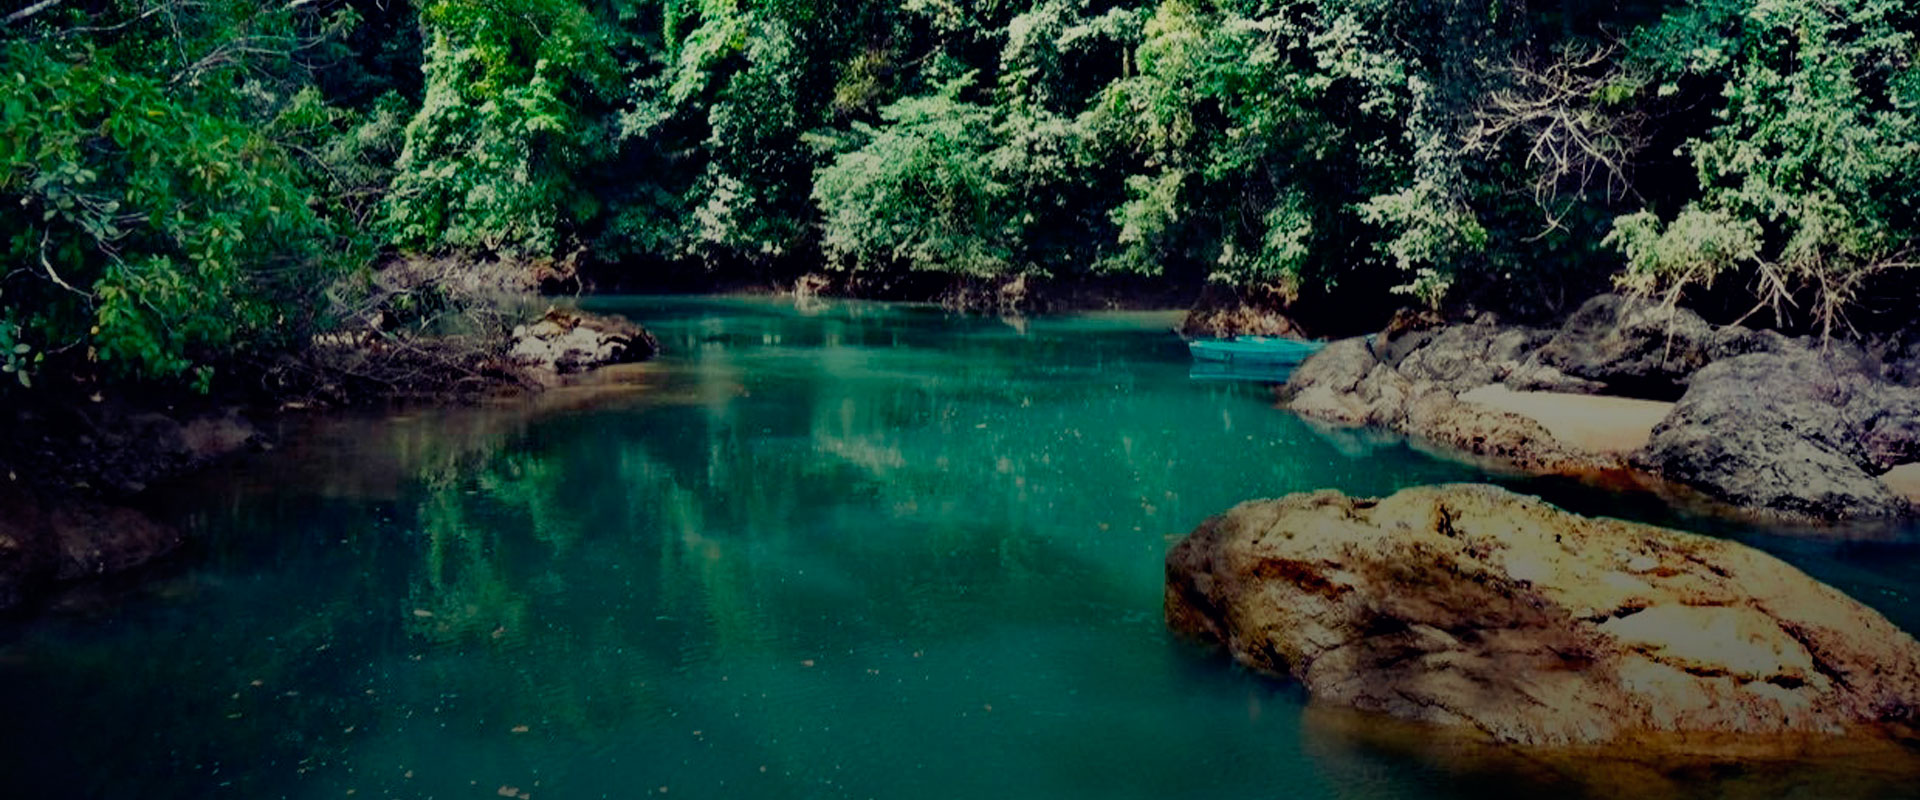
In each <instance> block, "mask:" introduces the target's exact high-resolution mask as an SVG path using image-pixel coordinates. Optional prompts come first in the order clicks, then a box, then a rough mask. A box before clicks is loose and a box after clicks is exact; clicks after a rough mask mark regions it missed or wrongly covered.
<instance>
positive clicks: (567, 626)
mask: <svg viewBox="0 0 1920 800" xmlns="http://www.w3.org/2000/svg"><path fill="white" fill-rule="evenodd" d="M589 306H590V307H594V308H598V309H602V310H612V311H618V312H621V313H625V314H627V315H629V316H631V317H632V318H634V319H636V320H638V321H641V322H643V323H644V324H646V325H648V326H649V327H650V328H651V329H652V330H653V331H654V332H655V334H656V335H658V336H659V338H660V339H661V341H662V342H663V343H664V345H665V346H666V348H667V354H666V356H665V357H664V358H662V359H660V360H658V361H656V362H653V363H650V364H647V365H642V366H639V367H635V368H629V369H624V370H622V371H621V374H619V375H618V376H617V377H618V378H619V381H618V382H617V383H610V384H608V385H603V386H594V387H585V388H581V389H574V390H567V391H563V392H559V393H555V394H553V395H550V396H547V397H544V398H542V399H540V400H539V401H538V402H537V403H536V404H519V405H514V406H506V407H496V408H485V409H477V410H469V411H454V412H434V413H428V414H419V415H411V416H407V415H400V416H385V417H381V418H373V419H330V420H326V421H323V422H317V423H313V424H312V425H310V426H309V427H308V428H306V429H304V430H302V431H298V432H296V433H294V434H292V435H291V437H290V438H291V441H290V443H289V446H287V447H284V448H282V449H281V450H279V451H277V452H273V453H268V454H263V455H259V456H256V457H252V458H250V459H249V460H247V461H245V462H243V463H240V464H237V465H235V466H234V467H232V468H231V469H226V470H222V471H220V472H217V473H214V474H212V475H207V476H201V477H199V478H196V479H195V480H194V481H193V482H191V483H187V484H184V485H181V486H178V487H169V488H168V489H167V490H166V491H165V492H164V495H165V506H166V512H167V513H169V514H171V515H172V516H174V517H175V518H177V519H178V520H179V521H180V523H181V524H183V525H185V526H187V527H188V528H189V529H191V530H192V531H193V533H194V537H195V542H196V544H195V545H194V546H193V547H192V548H191V549H190V550H189V552H187V553H185V554H183V556H182V557H180V558H178V559H175V560H174V561H173V562H171V563H170V564H168V565H165V566H163V567H162V568H159V569H157V570H154V571H151V572H149V573H147V574H144V575H142V576H139V580H137V581H130V582H126V583H125V584H124V585H120V586H106V587H91V588H88V589H86V590H84V591H81V592H76V593H73V594H71V595H69V596H67V597H65V598H62V599H60V600H59V601H57V602H56V603H54V604H53V605H52V606H51V607H49V608H45V609H41V610H39V611H38V612H37V613H35V614H33V615H32V616H30V617H28V618H26V619H23V620H17V621H15V622H11V623H7V624H6V625H5V626H3V627H0V708H4V709H5V710H6V711H5V723H4V727H0V731H4V732H3V733H0V787H3V788H4V790H5V792H6V793H7V794H8V795H9V796H17V797H101V798H176V797H177V798H202V797H239V798H275V797H293V798H343V797H360V798H387V797H401V798H497V797H502V796H513V797H532V798H543V799H544V798H602V797H607V798H638V797H650V796H665V797H863V798H864V797H879V798H920V797H993V798H999V797H1063V796H1076V797H1077V796H1104V797H1142V798H1148V797H1154V798H1157V797H1228V796H1232V797H1288V798H1321V797H1326V798H1401V797H1406V798H1412V797H1422V798H1425V797H1462V798H1464V797H1482V796H1488V795H1489V794H1493V795H1496V796H1497V795H1503V794H1513V793H1524V794H1529V795H1538V794H1543V793H1554V794H1559V795H1563V796H1568V797H1572V796H1579V795H1581V794H1594V795H1596V796H1597V795H1601V794H1608V793H1611V792H1613V791H1617V790H1618V789H1619V785H1617V784H1607V783H1606V782H1605V781H1599V782H1596V781H1595V779H1594V778H1593V777H1592V776H1590V775H1580V774H1574V773H1568V772H1566V771H1565V770H1558V771H1556V770H1554V769H1546V768H1531V767H1528V766H1527V765H1526V764H1525V763H1524V762H1519V761H1502V760H1500V759H1497V758H1495V759H1491V760H1488V759H1478V760H1475V759H1469V758H1466V757H1465V756H1463V755H1461V754H1460V753H1451V754H1449V753H1448V752H1445V751H1444V748H1443V749H1442V750H1443V752H1440V753H1439V754H1438V755H1435V752H1434V748H1431V747H1429V748H1425V749H1424V750H1423V749H1422V748H1419V747H1412V748H1408V747H1400V746H1395V745H1393V744H1392V743H1391V742H1390V741H1388V739H1391V737H1385V738H1380V737H1370V736H1368V735H1366V730H1367V729H1368V728H1369V726H1370V724H1371V723H1368V722H1367V721H1365V720H1361V721H1359V722H1357V723H1356V722H1354V721H1353V720H1349V719H1345V718H1338V719H1335V720H1333V721H1331V722H1329V721H1327V720H1325V719H1323V717H1325V716H1326V715H1324V714H1320V713H1318V712H1317V711H1314V710H1310V709H1308V708H1307V704H1306V703H1305V699H1304V698H1303V697H1302V696H1301V695H1300V694H1299V692H1298V690H1297V689H1295V688H1293V687H1290V686H1287V685H1285V684H1282V683H1279V682H1275V681H1270V680H1267V679H1263V678H1260V677H1258V676H1253V675H1249V674H1246V673H1244V672H1242V671H1240V670H1237V669H1235V668H1234V667H1232V666H1231V665H1229V664H1227V663H1225V660H1224V658H1223V657H1221V656H1219V655H1218V654H1216V653H1210V652H1207V651H1205V650H1203V649H1200V648H1196V647H1194V646H1192V645H1190V644H1188V643H1185V642H1182V641H1179V640H1177V639H1175V638H1174V637H1172V636H1171V635H1169V634H1168V633H1167V632H1166V630H1165V628H1164V627H1163V625H1162V622H1161V619H1160V602H1161V568H1162V561H1161V559H1162V556H1163V554H1164V553H1165V551H1166V549H1167V548H1168V547H1169V545H1170V543H1171V541H1172V540H1173V539H1174V538H1175V537H1177V536H1178V535H1179V534H1181V533H1184V532H1185V531H1187V530H1190V529H1191V528H1192V527H1193V526H1194V525H1195V524H1197V523H1199V522H1200V521H1201V520H1203V519H1204V518H1205V517H1207V516H1208V515H1210V514H1213V513H1217V512H1219V511H1222V510H1224V509H1226V508H1228V507H1230V506H1231V505H1232V504H1234V503H1236V502H1238V501H1241V500H1245V499H1249V498H1257V497H1269V496H1276V495H1280V494H1285V493H1288V492H1294V491H1301V490H1308V489H1317V488H1337V489H1342V490H1345V491H1347V492H1353V493H1362V494H1381V493H1388V492H1392V491H1394V490H1395V489H1397V488H1400V487H1404V486H1410V485H1417V484H1426V483H1434V482H1442V481H1455V480H1478V479H1485V478H1486V477H1487V476H1486V475H1484V474H1482V473H1481V472H1479V471H1477V470H1476V469H1474V468H1471V467H1467V466H1464V465H1460V464H1455V463H1451V462H1447V461H1442V460H1438V459H1435V458H1431V457H1428V456H1426V455H1424V454H1422V453H1420V452H1417V451H1416V450H1414V449H1412V448H1410V447H1408V446H1407V445H1406V444H1405V443H1404V442H1402V441H1400V440H1398V439H1394V438H1392V437H1385V436H1367V435H1355V434H1351V433H1346V434H1342V433H1333V432H1328V431H1321V430H1316V429H1315V428H1313V427H1311V426H1309V425H1307V424H1305V423H1303V422H1302V421H1300V420H1298V419H1295V418H1293V417H1292V416H1290V415H1288V414H1285V413H1282V412H1279V411H1276V410H1275V409H1274V408H1273V402H1274V401H1273V397H1272V394H1271V392H1270V391H1269V390H1268V389H1267V388H1265V387H1263V386H1261V385H1259V384H1254V383H1241V382H1232V381H1222V380H1201V379H1196V378H1193V377H1190V375H1189V362H1188V357H1187V354H1186V352H1185V348H1184V346H1183V345H1182V344H1181V343H1180V342H1179V340H1178V339H1176V338H1175V337H1174V336H1173V335H1171V334H1170V333H1168V332H1167V329H1168V326H1169V325H1170V324H1171V323H1172V321H1173V319H1172V318H1171V317H1169V316H1167V315H1164V314H1130V313H1112V314H1087V315H1076V316H1063V317H1050V318H1035V319H1027V320H1002V319H995V318H991V317H966V316H956V315H949V314H946V313H943V312H941V311H939V310H937V309H932V308H927V307H919V306H901V305H884V304H869V303H823V304H811V305H808V306H796V305H795V304H794V303H793V302H792V301H791V300H777V299H741V298H599V299H594V300H592V301H590V302H589ZM1509 483H1510V484H1511V485H1515V486H1518V487H1520V488H1523V489H1533V490H1542V491H1546V492H1548V493H1550V494H1549V496H1550V497H1553V498H1554V499H1556V500H1557V501H1559V502H1562V503H1564V504H1566V505H1569V506H1570V507H1574V508H1577V509H1579V510H1583V511H1588V512H1590V513H1611V514H1621V515H1627V516H1643V517H1644V516H1654V517H1659V516H1660V515H1661V514H1662V513H1663V512H1661V511H1660V510H1659V509H1658V507H1657V506H1655V505H1652V504H1648V503H1637V502H1635V501H1630V500H1626V499H1621V498H1614V497H1607V496H1604V495H1598V494H1596V493H1593V492H1587V491H1582V490H1577V489H1568V488H1566V487H1556V486H1552V485H1548V484H1539V483H1525V482H1522V483H1514V482H1511V481H1509ZM1669 521H1671V520H1669ZM1682 522H1685V520H1682ZM1721 532H1723V533H1728V534H1731V535H1738V536H1741V537H1743V538H1746V539H1747V540H1749V541H1751V542H1752V543H1754V544H1757V545H1759V546H1761V547H1765V548H1767V549H1769V550H1771V551H1773V552H1775V553H1778V554H1781V555H1783V556H1784V557H1786V558H1788V559H1789V560H1792V561H1794V562H1795V563H1796V564H1799V565H1800V566H1802V568H1804V569H1807V570H1808V571H1810V572H1813V573H1814V574H1815V575H1817V576H1819V577H1821V578H1823V579H1825V580H1828V581H1830V582H1832V583H1834V584H1835V585H1837V586H1840V587H1841V588H1842V589H1844V590H1847V591H1849V592H1851V593H1852V594H1854V596H1856V597H1860V598H1861V599H1863V600H1864V601H1866V602H1868V603H1870V604H1872V605H1874V606H1876V607H1878V608H1880V609H1881V610H1883V611H1884V612H1886V613H1888V614H1889V616H1891V617H1893V618H1894V619H1895V620H1896V621H1897V622H1900V623H1901V624H1902V625H1903V626H1905V627H1907V628H1908V629H1909V630H1913V629H1915V627H1916V626H1915V622H1916V620H1920V615H1916V613H1915V608H1914V607H1913V606H1912V605H1911V601H1910V599H1909V598H1908V597H1907V596H1906V594H1905V592H1906V589H1907V587H1910V586H1913V585H1916V583H1915V581H1916V580H1920V555H1916V551H1915V548H1914V547H1913V546H1912V545H1911V544H1910V543H1908V542H1907V541H1906V540H1904V539H1895V540H1881V541H1845V540H1833V539H1815V540H1808V539H1794V538H1788V537H1778V536H1772V537H1770V536H1765V535H1759V534H1753V533H1748V532H1743V531H1737V530H1722V531H1721ZM1335 716H1336V717H1338V715H1335ZM1405 738H1406V737H1401V739H1402V740H1404V739H1405ZM1414 738H1415V739H1418V738H1419V735H1418V734H1416V735H1415V736H1414ZM1861 773H1864V777H1863V775H1862V774H1861ZM1634 785H1635V786H1636V787H1638V788H1637V789H1636V791H1650V792H1653V793H1656V794H1657V793H1666V794H1674V795H1680V796H1703V797H1704V796H1722V795H1727V794H1743V793H1750V792H1752V791H1761V790H1764V791H1765V792H1766V793H1767V794H1778V793H1780V792H1781V791H1787V790H1792V791H1799V790H1802V789H1804V790H1806V791H1808V792H1811V793H1810V794H1805V795H1804V796H1809V797H1824V796H1829V795H1831V794H1834V793H1835V792H1836V791H1839V788H1840V787H1848V788H1847V792H1848V793H1852V794H1856V795H1861V796H1881V795H1887V794H1888V793H1890V792H1892V793H1897V792H1898V791H1901V790H1903V787H1904V786H1906V785H1905V784H1898V783H1889V782H1886V781H1879V782H1876V779H1875V776H1874V775H1873V774H1872V771H1871V769H1869V768H1866V767H1862V768H1861V769H1859V770H1855V769H1852V768H1851V767H1849V766H1847V765H1845V764H1842V765H1840V766H1838V767H1836V766H1835V765H1833V764H1815V765H1786V766H1779V767H1769V768H1766V769H1751V770H1749V769H1733V770H1727V769H1719V770H1709V771H1707V772H1705V773H1701V772H1698V771H1694V772H1685V771H1681V772H1675V773H1672V774H1666V773H1662V774H1659V775H1655V776H1653V777H1652V778H1651V779H1649V780H1648V781H1643V782H1641V783H1638V784H1634ZM1648 787H1653V788H1651V789H1649V788H1648ZM1756 787H1759V788H1756ZM1756 796H1757V795H1756Z"/></svg>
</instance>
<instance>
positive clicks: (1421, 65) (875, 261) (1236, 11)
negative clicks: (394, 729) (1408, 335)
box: [0, 0, 1920, 392]
mask: <svg viewBox="0 0 1920 800" xmlns="http://www.w3.org/2000/svg"><path fill="white" fill-rule="evenodd" d="M20 3H21V0H16V4H19V7H17V8H16V10H13V11H10V12H6V13H5V14H4V15H0V113H4V117H3V118H0V202H4V204H5V207H6V209H7V212H6V214H5V215H4V216H3V217H0V247H4V249H5V253H6V256H5V273H4V276H0V356H4V359H5V363H4V369H5V370H6V372H8V373H9V374H10V375H9V377H10V378H13V379H17V380H12V379H10V380H7V381H5V383H7V384H9V385H11V384H14V383H18V384H19V385H20V386H21V387H28V389H26V390H30V388H31V386H32V385H33V383H34V379H35V378H36V377H39V376H41V375H43V374H45V373H48V372H58V371H62V370H73V369H80V368H85V369H91V370H96V371H98V372H99V373H100V374H101V375H103V376H105V379H107V380H135V381H157V382H163V383H175V384H178V385H183V386H190V385H198V386H200V387H202V388H204V387H205V386H206V385H208V383H209V382H210V381H212V380H213V378H214V376H215V375H216V373H217V371H218V370H219V369H220V368H221V365H222V364H224V363H227V362H228V361H229V360H231V359H234V358H236V357H240V356H248V355H249V354H252V356H257V355H258V354H262V353H272V352H277V351H282V350H286V349H289V348H297V347H299V346H301V344H302V342H305V341H307V340H309V339H310V338H311V337H314V336H315V335H318V334H322V333H325V332H327V331H330V330H338V329H340V328H342V327H343V326H349V325H353V324H357V321H356V320H355V319H354V318H353V311H352V309H358V308H361V307H362V306H363V305H364V304H363V303H361V302H360V300H361V299H362V298H363V297H364V296H365V294H366V293H367V292H369V291H371V289H370V288H369V285H370V278H369V275H370V274H372V273H373V272H374V271H375V270H377V269H379V268H380V267H381V266H382V265H383V264H388V263H392V262H394V261H395V260H399V259H405V258H410V257H421V256H431V257H457V258H472V259H476V260H477V259H509V260H520V261H527V262H538V261H541V260H549V259H551V260H560V259H574V260H577V261H579V262H581V263H583V264H586V265H587V267H585V268H584V269H587V270H589V271H590V272H591V273H592V274H593V275H594V277H595V280H596V282H598V283H600V284H603V285H608V286H620V287H631V288H642V289H644V288H648V287H653V286H661V285H667V284H669V283H678V284H680V285H684V284H685V283H686V282H687V281H689V280H693V281H696V282H697V281H699V280H710V281H713V282H714V283H716V284H717V283H718V282H720V281H721V280H723V279H740V278H750V279H755V280H766V281H774V282H777V281H791V280H793V279H795V278H797V277H799V276H801V275H805V274H808V273H815V272H824V273H828V274H842V275H866V276H873V277H875V278H876V279H878V278H885V279H888V280H907V279H911V278H914V277H915V276H924V277H925V278H926V280H928V281H931V282H938V281H942V280H947V281H954V280H963V281H980V282H985V283H988V284H991V283H993V282H1004V281H1014V280H1027V279H1031V280H1033V281H1035V282H1036V283H1042V284H1059V285H1066V284H1073V283H1075V282H1088V281H1093V282H1102V283H1104V284H1106V285H1120V286H1128V285H1135V286H1151V287H1175V288H1180V289H1186V290H1189V291H1194V292H1197V291H1199V290H1200V289H1201V288H1202V287H1207V286H1213V287H1219V288H1221V289H1224V290H1231V291H1233V292H1236V293H1238V294H1239V295H1240V296H1243V297H1250V298H1257V299H1260V300H1262V301H1263V302H1270V303H1274V304H1279V305H1286V306H1290V307H1294V308H1298V309H1302V313H1305V314H1308V315H1312V314H1314V313H1318V314H1320V315H1322V316H1324V317H1342V318H1345V319H1348V320H1349V321H1350V324H1362V323H1369V324H1377V322H1378V321H1379V320H1382V319H1384V316H1385V314H1386V313H1387V312H1389V311H1391V310H1392V309H1394V308H1399V307H1407V306H1413V307H1419V306H1426V307H1432V308H1437V309H1451V310H1461V309H1480V310H1496V311H1499V312H1501V313H1503V314H1510V315H1515V316H1519V317H1527V316H1534V317H1540V316H1547V315H1552V314H1556V313H1563V312H1564V311H1565V310H1567V308H1568V305H1569V304H1572V303H1577V302H1578V301H1579V300H1580V299H1581V298H1583V297H1585V296H1587V295H1590V294H1592V293H1593V292H1596V291H1603V290H1606V289H1608V288H1610V287H1619V288H1624V289H1627V290H1630V291H1634V292H1638V293H1642V294H1645V295H1648V296H1652V297H1658V298H1662V299H1666V300H1676V299H1679V298H1681V297H1682V296H1683V295H1684V296H1685V297H1686V298H1688V300H1689V302H1691V303H1693V304H1695V305H1697V306H1703V307H1708V308H1723V309H1725V310H1727V313H1729V314H1732V315H1738V314H1740V313H1743V312H1748V311H1749V310H1754V314H1756V316H1755V318H1756V319H1760V320H1761V321H1762V322H1763V324H1772V325H1777V326H1780V327H1784V328H1791V329H1796V330H1802V331H1811V332H1823V333H1830V334H1834V335H1845V334H1848V333H1850V332H1853V331H1858V330H1861V329H1865V328H1871V327H1872V326H1875V325H1879V324H1882V322H1883V321H1884V320H1885V319H1887V318H1890V317H1895V316H1897V317H1898V318H1900V319H1902V320H1904V319H1905V318H1906V315H1907V314H1908V313H1910V310H1911V308H1912V305H1913V301H1914V300H1915V296H1916V295H1915V292H1914V291H1913V289H1912V287H1913V284H1912V282H1911V279H1910V278H1908V277H1904V273H1906V272H1907V270H1905V269H1904V268H1905V267H1908V266H1911V265H1912V264H1913V263H1914V261H1915V259H1916V253H1915V242H1916V241H1917V240H1916V235H1917V234H1920V63H1917V60H1916V56H1920V41H1916V34H1917V33H1920V7H1916V6H1915V5H1914V4H1912V3H1910V2H1908V1H1907V0H1667V1H1665V2H1663V1H1662V0H1534V2H1525V1H1524V0H1522V1H1519V2H1514V1H1511V0H1411V1H1409V0H1132V1H1126V0H1029V1H1023V2H1014V1H1013V0H980V1H979V2H958V1H957V0H841V1H840V2H828V1H827V0H412V2H409V0H292V1H291V2H284V3H283V2H279V0H275V1H274V2H269V3H259V2H254V0H33V1H32V2H26V3H24V4H20ZM1315 309H1317V311H1315ZM7 391H13V392H18V391H23V389H21V388H19V387H13V388H10V389H8V390H7Z"/></svg>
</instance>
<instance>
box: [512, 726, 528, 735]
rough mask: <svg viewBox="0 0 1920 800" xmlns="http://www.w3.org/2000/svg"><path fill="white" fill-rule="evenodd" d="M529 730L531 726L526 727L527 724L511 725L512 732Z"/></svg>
mask: <svg viewBox="0 0 1920 800" xmlns="http://www.w3.org/2000/svg"><path fill="white" fill-rule="evenodd" d="M529 730H532V728H528V727H527V726H525V725H515V726H513V732H514V733H526V732H527V731H529Z"/></svg>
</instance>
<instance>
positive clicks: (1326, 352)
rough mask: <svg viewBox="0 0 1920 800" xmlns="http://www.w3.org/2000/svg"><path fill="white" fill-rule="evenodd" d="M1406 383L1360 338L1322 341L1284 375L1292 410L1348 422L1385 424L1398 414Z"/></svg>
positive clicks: (1320, 417)
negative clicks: (1323, 345)
mask: <svg viewBox="0 0 1920 800" xmlns="http://www.w3.org/2000/svg"><path fill="white" fill-rule="evenodd" d="M1408 385H1409V382H1408V381H1407V380H1406V379H1405V378H1402V377H1400V374H1399V373H1398V372H1395V371H1394V369H1393V368H1392V367H1390V366H1388V365H1386V364H1385V363H1382V362H1381V360H1380V358H1379V357H1378V356H1377V355H1375V353H1374V349H1373V346H1372V343H1371V342H1370V341H1369V340H1368V339H1367V338H1366V337H1355V338H1352V339H1342V340H1340V341H1337V342H1333V343H1331V344H1328V345H1327V346H1326V347H1323V348H1321V349H1320V352H1318V353H1315V354H1313V356H1312V357H1311V358H1308V359H1307V360H1306V362H1305V363H1302V364H1301V365H1300V366H1299V367H1298V368H1297V369H1295V370H1294V371H1293V374H1292V375H1291V376H1289V377H1288V379H1287V385H1286V387H1285V388H1284V389H1283V390H1282V395H1283V397H1284V399H1285V402H1286V403H1287V404H1288V406H1289V407H1290V408H1292V409H1293V410H1294V411H1295V412H1296V413H1299V414H1301V415H1303V416H1307V417H1311V418H1314V419H1321V420H1326V421H1328V422H1337V423H1343V424H1348V425H1386V424H1390V423H1392V422H1395V421H1397V420H1399V419H1400V417H1401V416H1402V415H1403V414H1404V407H1405V402H1406V390H1407V387H1408Z"/></svg>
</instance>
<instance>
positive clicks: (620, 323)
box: [509, 309, 660, 383]
mask: <svg viewBox="0 0 1920 800" xmlns="http://www.w3.org/2000/svg"><path fill="white" fill-rule="evenodd" d="M659 350H660V343H659V342H658V341H656V340H655V339H654V338H653V334H651V333H648V332H647V331H646V329H644V328H641V327H640V326H638V325H635V324H633V323H632V322H631V321H628V320H627V319H626V318H625V317H620V316H613V315H603V314H588V313H585V312H581V311H569V310H561V309H553V310H550V311H548V312H547V313H546V316H544V317H541V318H540V320H539V321H538V322H534V323H533V324H530V325H521V326H518V327H515V328H514V329H513V347H512V349H511V350H510V351H509V356H510V357H511V358H512V359H513V360H514V361H515V362H516V363H518V364H520V365H521V366H523V367H526V368H527V369H529V370H530V371H532V372H534V373H535V374H536V375H538V376H541V378H542V380H543V382H549V383H550V382H553V380H556V379H557V378H558V376H561V375H567V374H571V373H577V372H585V371H587V370H590V369H595V368H598V367H604V366H608V365H611V364H625V363H631V362H635V361H644V360H646V359H648V358H651V357H653V355H654V354H655V353H657V352H659Z"/></svg>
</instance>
